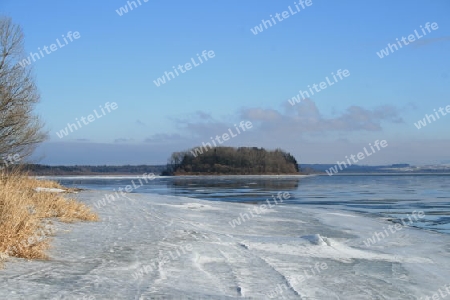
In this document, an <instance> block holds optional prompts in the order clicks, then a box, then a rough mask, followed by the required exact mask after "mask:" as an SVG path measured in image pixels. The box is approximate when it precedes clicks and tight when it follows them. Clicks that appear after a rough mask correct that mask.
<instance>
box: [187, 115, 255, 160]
mask: <svg viewBox="0 0 450 300" xmlns="http://www.w3.org/2000/svg"><path fill="white" fill-rule="evenodd" d="M239 127H241V129H242V131H243V132H245V129H246V128H247V129H251V128H252V127H253V124H252V122H250V121H247V122H245V124H244V121H241V123H239ZM234 128H235V129H236V132H237V134H233V131H232V130H231V128H228V132H229V133H230V135H231V138H234V137H236V136H238V135H239V134H241V131H240V130H239V128H238V126H237V125H236V124H234ZM230 135H228V133H226V132H225V133H224V134H222V136H219V135H216V137H215V138H213V137H211V142H213V144H214V147H217V144H216V141H217V142H218V143H219V144H221V145H222V144H223V143H224V142H226V141H228V140H229V139H230ZM221 137H222V139H223V141H222V140H221V139H220V138H221ZM207 147H209V149H212V148H213V146H212V145H211V144H210V143H208V142H206V143H205V142H203V143H202V147H200V148H195V149H194V150H192V151H191V153H192V155H193V156H194V157H197V156H198V155H200V154H203V150H204V151H205V152H207V151H208V150H209V149H208V148H207Z"/></svg>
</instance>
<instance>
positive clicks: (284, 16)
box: [250, 0, 312, 35]
mask: <svg viewBox="0 0 450 300" xmlns="http://www.w3.org/2000/svg"><path fill="white" fill-rule="evenodd" d="M294 4H295V8H296V9H297V11H295V10H293V9H292V7H291V6H290V5H289V6H288V9H289V11H287V10H285V11H283V12H282V13H281V14H280V13H276V14H275V18H277V20H278V22H282V21H284V20H285V19H287V18H289V17H290V16H293V15H296V14H298V13H299V12H300V11H301V9H300V7H299V5H300V6H301V7H302V10H305V9H306V7H308V6H311V5H312V0H306V1H303V0H299V1H298V3H297V2H294ZM275 18H274V17H273V16H272V15H270V19H271V20H272V21H270V20H264V19H263V20H261V22H262V23H260V24H259V25H258V26H255V27H254V28H251V29H250V31H251V32H252V33H253V34H254V35H257V34H258V33H261V32H263V31H264V29H269V28H270V27H272V26H274V25H276V24H277V21H275ZM263 25H264V27H263ZM267 25H268V26H267Z"/></svg>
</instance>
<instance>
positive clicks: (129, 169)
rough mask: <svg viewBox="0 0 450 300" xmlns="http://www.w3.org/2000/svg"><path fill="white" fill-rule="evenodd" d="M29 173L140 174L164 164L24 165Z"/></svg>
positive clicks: (48, 174) (158, 168)
mask: <svg viewBox="0 0 450 300" xmlns="http://www.w3.org/2000/svg"><path fill="white" fill-rule="evenodd" d="M24 168H25V170H26V171H28V172H29V174H30V175H41V176H55V175H142V174H145V173H154V174H155V175H159V174H161V173H162V172H163V171H164V170H165V169H166V166H163V165H161V166H147V165H139V166H130V165H126V166H46V165H38V164H28V165H25V166H24Z"/></svg>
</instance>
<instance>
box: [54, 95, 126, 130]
mask: <svg viewBox="0 0 450 300" xmlns="http://www.w3.org/2000/svg"><path fill="white" fill-rule="evenodd" d="M99 107H100V109H101V112H102V114H99V113H98V112H97V110H96V109H94V111H93V113H94V114H90V115H88V116H87V118H85V117H81V118H80V120H78V118H75V122H76V124H75V123H67V126H66V127H65V128H64V129H61V130H60V131H59V132H56V135H57V136H58V137H59V138H60V139H62V138H63V137H65V136H68V135H69V134H70V133H71V132H74V131H76V130H78V129H80V128H81V127H83V125H81V123H80V121H81V122H83V124H84V125H89V124H90V123H92V122H94V121H95V120H97V119H100V118H101V117H103V116H106V112H105V109H106V111H107V112H108V113H111V111H113V110H116V109H117V108H118V107H119V106H118V105H117V103H116V102H112V103H111V104H110V103H109V102H106V103H105V105H104V106H101V105H100V106H99ZM77 125H78V126H77ZM69 131H70V132H69Z"/></svg>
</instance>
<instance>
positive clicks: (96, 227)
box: [0, 191, 450, 299]
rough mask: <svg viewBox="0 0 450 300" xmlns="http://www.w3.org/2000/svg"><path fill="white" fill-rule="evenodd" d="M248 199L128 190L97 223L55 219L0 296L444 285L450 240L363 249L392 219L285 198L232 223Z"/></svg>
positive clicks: (208, 295) (336, 291) (253, 295)
mask: <svg viewBox="0 0 450 300" xmlns="http://www.w3.org/2000/svg"><path fill="white" fill-rule="evenodd" d="M103 193H104V192H101V191H82V192H80V193H79V194H77V195H75V196H74V197H76V198H77V199H79V200H80V201H82V202H85V203H87V204H88V205H91V206H92V207H94V203H95V202H96V201H98V200H99V199H100V198H101V197H103V196H104V195H103ZM254 206H255V205H254V204H243V203H226V202H212V201H204V200H198V199H193V198H186V197H175V196H161V195H153V194H137V193H131V194H127V197H121V198H120V200H116V201H114V202H111V203H109V204H108V205H105V206H103V207H100V208H97V209H96V208H94V209H95V210H96V211H97V212H98V213H99V215H100V218H101V221H100V222H97V223H77V224H63V223H57V224H56V226H57V232H56V236H55V237H54V241H53V243H52V244H53V248H52V250H51V251H50V252H49V254H50V257H51V260H49V261H24V260H20V259H12V260H10V261H9V262H7V264H6V266H5V269H4V270H1V271H0V272H1V273H0V282H1V289H0V298H1V299H83V297H84V299H239V298H241V299H270V297H273V299H283V297H284V299H420V297H424V296H431V295H433V293H436V292H438V290H439V289H442V287H443V286H445V285H446V284H449V283H450V279H449V278H450V254H449V249H448V245H449V244H450V237H449V236H448V235H444V234H439V233H434V232H426V231H424V230H416V229H414V228H403V229H402V230H400V231H398V232H396V234H395V235H391V236H387V237H386V238H384V239H382V240H380V241H378V242H377V243H376V244H373V245H370V246H367V245H366V244H365V243H364V240H366V239H367V238H369V237H370V236H371V235H372V233H373V232H374V231H382V230H383V228H387V226H388V225H389V224H390V223H388V222H386V221H384V220H381V219H380V220H378V219H371V218H368V217H364V216H360V215H357V214H353V213H348V212H340V211H331V210H324V209H319V208H317V209H309V208H308V209H306V208H304V207H302V206H292V205H291V206H287V205H284V204H280V205H276V206H274V207H273V208H271V209H268V210H267V211H266V213H264V214H261V215H257V216H256V217H253V218H251V219H248V220H247V221H246V222H243V223H242V224H241V225H238V226H235V227H231V226H230V225H229V222H230V221H231V220H233V219H235V218H237V217H238V216H240V215H241V214H244V213H249V212H250V210H249V209H252V208H253V207H254ZM188 296H189V298H188ZM158 297H160V298H158Z"/></svg>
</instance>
